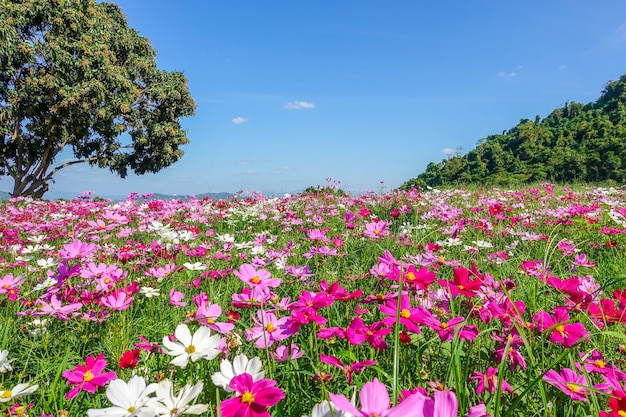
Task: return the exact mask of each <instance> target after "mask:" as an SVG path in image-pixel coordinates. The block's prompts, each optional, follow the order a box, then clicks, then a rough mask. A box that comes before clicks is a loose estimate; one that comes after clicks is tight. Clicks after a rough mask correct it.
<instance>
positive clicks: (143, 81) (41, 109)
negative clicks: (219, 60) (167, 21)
mask: <svg viewBox="0 0 626 417" xmlns="http://www.w3.org/2000/svg"><path fill="white" fill-rule="evenodd" d="M155 55H156V52H155V51H154V49H152V47H151V46H150V44H149V42H148V40H147V39H146V38H144V37H142V36H140V35H139V34H138V33H137V31H136V30H134V29H132V28H129V27H128V26H127V24H126V19H125V17H124V15H123V14H122V12H121V10H120V9H119V7H118V6H116V5H114V4H111V3H99V2H96V0H0V137H1V138H2V142H0V174H1V175H9V176H11V177H12V178H13V180H14V181H15V185H14V188H13V192H12V195H13V196H14V197H15V196H32V197H35V198H40V197H41V196H43V194H44V193H45V192H46V191H47V189H48V184H49V182H50V181H52V178H53V176H54V174H56V172H58V171H59V170H60V169H62V168H65V167H67V166H69V165H73V164H76V163H83V162H86V163H89V164H90V165H93V166H98V167H100V168H108V169H110V170H111V171H112V172H114V173H116V174H118V175H120V176H121V177H122V178H123V177H125V176H126V175H127V173H128V169H131V170H132V171H133V172H135V173H136V174H144V173H147V172H158V171H159V170H161V169H162V168H165V167H167V166H169V165H171V164H173V163H174V162H176V161H178V160H179V159H180V158H181V157H182V155H183V151H182V150H181V149H180V146H181V145H184V144H186V143H188V139H187V136H186V134H185V132H184V131H183V129H182V128H181V125H180V123H179V119H180V118H181V117H183V116H189V115H192V114H193V113H194V109H195V103H194V101H193V99H192V98H191V95H190V93H189V90H188V88H187V80H186V79H185V77H184V76H183V74H182V73H180V72H166V71H162V70H159V69H158V68H157V67H156V62H155ZM65 148H68V149H71V150H72V152H73V154H74V157H75V158H76V159H75V160H71V161H68V162H65V163H63V164H61V165H58V166H56V167H54V168H53V167H52V165H53V164H54V162H55V158H56V157H57V155H58V154H59V153H60V152H61V151H62V150H63V149H65Z"/></svg>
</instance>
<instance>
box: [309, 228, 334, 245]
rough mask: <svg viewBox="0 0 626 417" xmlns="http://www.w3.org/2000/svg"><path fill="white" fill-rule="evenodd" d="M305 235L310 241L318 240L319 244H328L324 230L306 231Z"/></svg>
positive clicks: (328, 240)
mask: <svg viewBox="0 0 626 417" xmlns="http://www.w3.org/2000/svg"><path fill="white" fill-rule="evenodd" d="M306 235H307V237H308V238H309V239H310V240H319V241H321V242H324V243H325V244H329V243H330V239H329V238H328V237H327V236H326V231H325V230H320V229H312V230H308V231H307V232H306Z"/></svg>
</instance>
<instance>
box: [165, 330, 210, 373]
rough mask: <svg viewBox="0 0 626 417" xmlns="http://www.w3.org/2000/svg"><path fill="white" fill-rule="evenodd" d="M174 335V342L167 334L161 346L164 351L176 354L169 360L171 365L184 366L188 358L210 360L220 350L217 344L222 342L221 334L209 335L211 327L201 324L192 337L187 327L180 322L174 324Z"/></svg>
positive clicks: (172, 354) (193, 360)
mask: <svg viewBox="0 0 626 417" xmlns="http://www.w3.org/2000/svg"><path fill="white" fill-rule="evenodd" d="M174 336H175V337H176V340H177V341H176V342H172V341H171V340H170V339H169V337H168V336H165V337H164V338H163V346H164V347H165V349H166V353H167V354H169V355H171V356H176V357H175V358H174V359H172V360H171V361H170V363H171V364H172V365H176V366H180V367H181V368H185V367H186V366H187V363H188V362H189V359H191V361H192V362H196V361H197V360H199V359H209V360H210V359H213V358H215V357H216V356H217V355H218V354H219V353H220V352H221V350H220V349H219V346H220V344H221V343H222V336H220V335H218V334H215V335H213V336H211V329H209V328H208V327H205V326H201V327H200V328H199V329H198V330H196V332H195V333H194V335H193V337H192V336H191V332H190V331H189V327H187V325H186V324H184V323H181V324H179V325H178V326H176V331H175V332H174Z"/></svg>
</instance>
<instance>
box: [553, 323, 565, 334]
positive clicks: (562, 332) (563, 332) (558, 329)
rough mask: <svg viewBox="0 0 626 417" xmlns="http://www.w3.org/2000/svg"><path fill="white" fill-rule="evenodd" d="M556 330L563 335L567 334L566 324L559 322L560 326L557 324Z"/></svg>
mask: <svg viewBox="0 0 626 417" xmlns="http://www.w3.org/2000/svg"><path fill="white" fill-rule="evenodd" d="M554 330H556V331H557V332H559V333H560V334H561V336H564V335H565V326H563V325H562V324H559V325H558V326H556V329H554Z"/></svg>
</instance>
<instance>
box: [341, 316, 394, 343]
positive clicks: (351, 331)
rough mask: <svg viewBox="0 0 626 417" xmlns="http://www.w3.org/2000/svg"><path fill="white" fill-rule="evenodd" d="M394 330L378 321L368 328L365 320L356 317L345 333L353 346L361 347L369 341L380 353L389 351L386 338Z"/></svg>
mask: <svg viewBox="0 0 626 417" xmlns="http://www.w3.org/2000/svg"><path fill="white" fill-rule="evenodd" d="M392 330H393V329H392V328H391V327H387V326H386V325H385V324H384V323H383V322H381V321H378V322H375V323H372V324H371V325H370V326H366V325H365V323H363V319H361V318H360V317H355V318H354V319H353V320H352V322H351V323H350V326H348V328H347V329H346V331H345V334H346V338H347V339H348V341H349V342H350V343H352V344H353V345H360V344H362V343H363V342H365V341H367V343H369V344H370V345H371V346H372V347H373V348H374V349H376V350H378V351H379V352H381V351H383V350H385V349H387V342H385V339H384V337H385V336H386V335H388V334H389V333H391V331H392Z"/></svg>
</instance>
